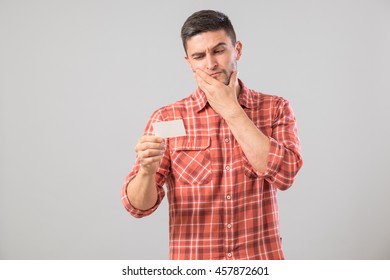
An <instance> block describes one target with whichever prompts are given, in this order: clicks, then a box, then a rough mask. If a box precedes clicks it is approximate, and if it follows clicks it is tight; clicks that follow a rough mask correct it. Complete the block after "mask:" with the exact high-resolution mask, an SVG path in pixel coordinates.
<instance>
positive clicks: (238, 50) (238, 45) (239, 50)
mask: <svg viewBox="0 0 390 280" xmlns="http://www.w3.org/2000/svg"><path fill="white" fill-rule="evenodd" d="M235 49H236V60H240V58H241V55H242V43H241V42H240V41H237V42H236V46H235Z"/></svg>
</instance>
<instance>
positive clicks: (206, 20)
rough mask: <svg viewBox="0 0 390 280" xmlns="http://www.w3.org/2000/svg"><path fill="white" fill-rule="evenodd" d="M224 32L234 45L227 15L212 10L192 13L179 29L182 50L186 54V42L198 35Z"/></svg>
mask: <svg viewBox="0 0 390 280" xmlns="http://www.w3.org/2000/svg"><path fill="white" fill-rule="evenodd" d="M218 30H225V32H226V34H227V35H228V36H229V37H230V39H231V40H232V43H233V45H234V44H235V43H236V33H235V31H234V28H233V25H232V23H231V22H230V19H229V18H228V16H227V15H225V14H223V13H221V12H218V11H213V10H202V11H198V12H195V13H193V14H192V15H191V16H189V17H188V18H187V20H186V21H185V22H184V24H183V27H182V28H181V39H182V41H183V47H184V50H185V51H186V52H187V41H188V40H189V39H190V38H191V37H193V36H195V35H198V34H200V33H204V32H208V31H218Z"/></svg>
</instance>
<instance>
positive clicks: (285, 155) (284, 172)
mask: <svg viewBox="0 0 390 280" xmlns="http://www.w3.org/2000/svg"><path fill="white" fill-rule="evenodd" d="M273 115H274V117H273V122H272V134H271V135H270V136H269V140H270V150H269V153H268V162H267V170H266V171H265V172H258V171H257V170H255V169H254V168H253V167H252V166H251V165H250V163H249V162H248V160H247V159H246V158H245V161H246V165H247V168H248V169H249V170H250V173H251V175H252V176H255V177H262V178H264V179H265V180H267V181H268V182H270V183H271V184H272V185H273V186H275V187H277V188H278V189H280V190H287V189H288V188H290V187H291V186H292V184H293V182H294V180H295V177H296V174H297V173H298V171H299V170H300V168H301V167H302V164H303V160H302V157H301V155H300V141H299V137H298V131H297V126H296V120H295V116H294V113H293V111H292V108H291V106H290V104H289V102H288V101H287V100H285V99H282V98H280V99H279V100H278V102H277V104H276V108H275V112H274V114H273Z"/></svg>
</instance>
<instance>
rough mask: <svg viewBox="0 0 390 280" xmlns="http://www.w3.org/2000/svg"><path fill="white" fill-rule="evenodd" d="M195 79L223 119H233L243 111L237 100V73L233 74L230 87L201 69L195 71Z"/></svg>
mask: <svg viewBox="0 0 390 280" xmlns="http://www.w3.org/2000/svg"><path fill="white" fill-rule="evenodd" d="M195 79H196V82H197V84H198V86H199V87H200V89H201V90H202V91H203V92H204V93H205V94H206V97H207V100H208V102H209V104H210V106H211V107H212V108H213V109H214V111H216V112H217V113H218V114H219V115H220V116H221V117H222V118H224V119H226V118H229V117H232V116H234V115H235V114H236V113H237V112H239V111H240V110H241V106H240V104H239V103H238V100H237V95H238V90H239V84H238V79H237V71H234V72H233V73H232V74H231V76H230V79H229V84H228V85H225V84H224V83H222V82H220V81H218V80H217V79H214V78H213V77H212V76H210V75H208V74H207V73H206V72H204V71H202V70H200V69H197V70H196V71H195Z"/></svg>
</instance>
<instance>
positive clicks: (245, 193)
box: [121, 10, 302, 259]
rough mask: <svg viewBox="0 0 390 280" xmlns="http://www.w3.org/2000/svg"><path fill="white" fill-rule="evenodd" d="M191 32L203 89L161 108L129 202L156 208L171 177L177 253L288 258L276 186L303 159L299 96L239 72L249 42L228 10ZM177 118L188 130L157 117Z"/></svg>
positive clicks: (198, 20) (192, 24) (187, 32)
mask: <svg viewBox="0 0 390 280" xmlns="http://www.w3.org/2000/svg"><path fill="white" fill-rule="evenodd" d="M181 36H182V40H183V46H184V50H185V53H186V56H185V59H186V61H187V62H188V64H189V66H190V68H191V70H192V71H193V73H194V77H195V79H196V82H197V84H198V88H197V89H196V91H194V92H193V93H192V94H191V95H190V96H189V97H187V98H184V99H183V100H181V101H178V102H176V103H174V104H171V105H168V106H165V107H163V108H161V109H159V110H157V111H156V112H154V114H153V115H152V116H151V118H150V120H149V122H148V124H147V126H146V129H145V135H144V136H142V137H141V138H140V140H139V142H138V144H137V145H136V148H135V150H136V153H137V160H136V163H135V165H134V167H133V170H132V171H131V172H130V174H129V175H128V176H127V178H126V180H125V183H124V186H123V189H122V194H121V195H122V202H123V204H124V206H125V208H126V209H127V210H128V211H129V212H130V213H131V214H132V215H133V216H135V217H138V218H140V217H144V216H147V215H149V214H151V213H152V212H153V211H155V210H156V208H157V207H158V206H159V204H160V202H161V200H162V199H163V197H164V195H165V191H164V189H163V185H164V184H166V188H167V194H168V201H169V231H170V234H169V238H170V259H284V255H283V251H282V247H281V238H280V233H279V225H278V207H277V201H276V191H277V190H278V189H279V190H286V189H288V188H289V187H290V186H291V185H292V183H293V181H294V178H295V176H296V174H297V172H298V170H299V169H300V167H301V166H302V159H301V156H300V154H299V139H298V135H297V130H296V125H295V117H294V115H293V112H292V110H291V108H290V106H289V103H288V102H287V101H286V100H285V99H283V98H280V97H276V96H270V95H266V94H262V93H258V92H255V91H253V90H250V89H248V88H247V87H245V85H244V83H243V82H242V81H241V80H239V79H238V78H237V61H238V60H239V59H240V57H241V54H242V43H241V42H239V41H236V35H235V31H234V29H233V26H232V24H231V22H230V20H229V18H228V17H227V16H226V15H224V14H222V13H220V12H216V11H210V10H206V11H199V12H196V13H194V14H193V15H191V16H190V17H189V18H188V19H187V20H186V22H185V23H184V25H183V27H182V31H181ZM171 120H181V121H182V122H183V124H184V127H185V132H186V135H185V136H179V137H172V138H166V139H163V138H161V137H159V136H158V135H155V134H154V130H153V124H154V123H156V122H162V121H171Z"/></svg>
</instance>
